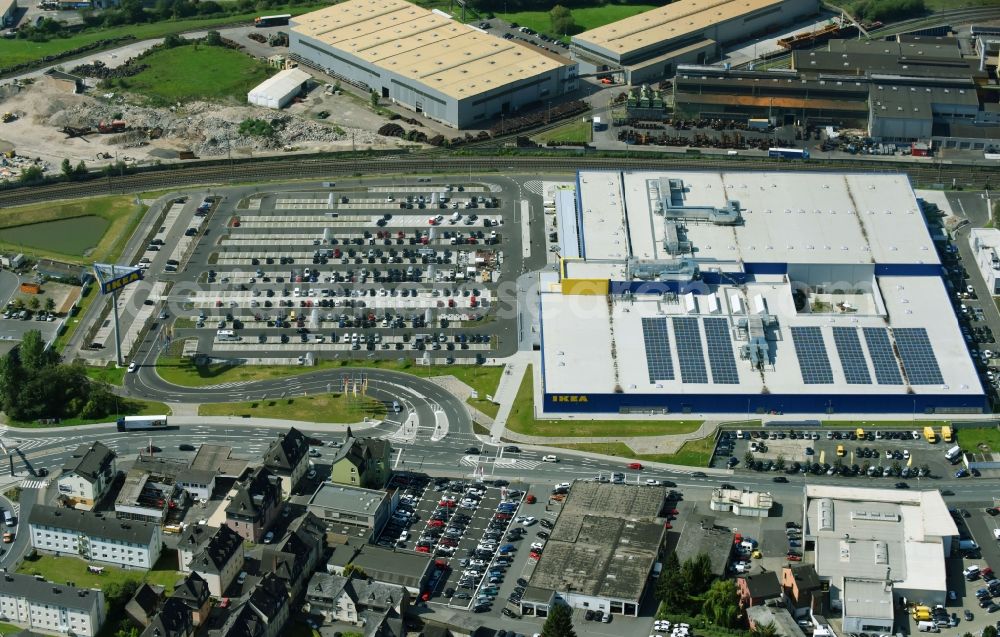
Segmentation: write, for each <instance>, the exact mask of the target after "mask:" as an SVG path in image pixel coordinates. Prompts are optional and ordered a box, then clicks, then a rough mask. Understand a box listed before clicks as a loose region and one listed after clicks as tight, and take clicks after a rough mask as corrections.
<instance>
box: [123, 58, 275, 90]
mask: <svg viewBox="0 0 1000 637" xmlns="http://www.w3.org/2000/svg"><path fill="white" fill-rule="evenodd" d="M142 62H143V64H147V65H149V68H147V69H146V70H145V71H143V72H142V73H139V74H138V75H135V76H133V77H130V78H128V80H126V81H127V82H128V86H127V88H126V89H125V90H127V91H129V92H130V93H134V94H139V95H143V96H145V97H147V98H148V99H149V100H150V101H151V102H153V103H156V104H174V103H177V102H189V101H194V100H210V101H226V100H229V99H232V100H238V101H239V102H240V103H243V102H246V95H247V92H248V91H249V90H250V89H252V88H253V87H254V86H256V85H258V84H260V83H261V82H263V81H264V80H265V79H267V78H268V77H269V76H270V75H271V74H272V72H273V71H274V69H271V68H270V67H268V66H267V64H264V63H263V62H260V61H257V60H254V59H253V58H251V57H250V56H248V55H246V54H243V53H240V52H238V51H233V50H231V49H227V48H223V47H217V46H205V45H199V44H195V45H190V46H179V47H176V48H173V49H166V50H163V51H157V52H155V53H152V54H150V55H149V56H147V57H145V58H143V60H142Z"/></svg>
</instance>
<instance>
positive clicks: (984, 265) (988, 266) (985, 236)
mask: <svg viewBox="0 0 1000 637" xmlns="http://www.w3.org/2000/svg"><path fill="white" fill-rule="evenodd" d="M969 246H970V247H971V248H972V252H973V254H975V255H976V266H977V267H978V268H979V271H980V272H981V273H982V275H983V279H984V280H985V281H986V285H987V286H988V287H989V288H990V292H991V293H993V294H1000V281H998V278H1000V230H998V229H996V228H973V229H972V230H971V231H970V232H969Z"/></svg>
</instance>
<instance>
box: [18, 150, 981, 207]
mask: <svg viewBox="0 0 1000 637" xmlns="http://www.w3.org/2000/svg"><path fill="white" fill-rule="evenodd" d="M638 169H674V170H722V171H749V170H774V171H808V172H854V173H906V174H907V175H908V176H909V178H910V181H911V182H912V183H913V184H914V185H930V184H946V185H949V186H955V187H961V188H967V189H981V188H983V187H984V186H988V185H990V178H991V177H993V179H994V181H996V175H997V172H996V167H995V166H989V165H978V164H952V163H947V162H935V163H930V164H914V163H908V162H889V161H864V160H857V159H853V160H852V159H817V160H809V161H806V162H797V161H789V160H780V159H771V158H767V157H746V156H742V157H733V158H730V157H719V156H705V155H677V156H676V157H664V156H655V157H643V156H639V157H609V156H587V155H579V154H577V155H557V156H548V155H546V156H530V155H511V156H479V157H477V156H456V155H437V154H431V155H424V154H419V155H412V156H404V157H400V156H392V157H386V158H381V159H379V158H375V159H372V158H366V159H358V160H350V159H331V158H328V157H324V158H308V157H301V156H299V157H294V158H279V159H267V160H256V161H246V162H234V163H233V164H221V165H220V164H212V165H208V166H204V165H196V164H194V165H192V164H188V165H172V166H170V167H162V168H161V169H159V170H149V171H147V172H141V173H136V174H131V175H124V176H120V177H112V178H101V179H96V180H92V181H87V182H67V183H55V184H45V185H41V186H32V187H22V188H14V189H10V190H5V191H0V207H8V206H17V205H24V204H30V203H39V202H45V201H55V200H60V199H77V198H82V197H93V196H98V195H109V194H135V193H141V192H146V191H150V190H164V189H171V188H186V187H193V186H202V185H219V184H222V185H226V184H236V183H248V182H262V183H263V182H277V181H289V180H295V179H323V178H336V177H342V176H345V175H359V176H360V175H368V174H428V173H430V174H433V173H452V174H462V173H467V172H476V173H483V172H500V171H503V172H507V173H512V174H545V173H559V172H572V171H575V170H638Z"/></svg>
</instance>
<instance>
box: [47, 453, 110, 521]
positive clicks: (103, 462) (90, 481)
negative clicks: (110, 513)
mask: <svg viewBox="0 0 1000 637" xmlns="http://www.w3.org/2000/svg"><path fill="white" fill-rule="evenodd" d="M115 458H116V456H115V452H114V451H112V450H111V449H109V448H108V447H106V446H105V445H104V444H103V443H101V442H90V443H84V444H82V445H80V446H79V447H77V448H76V451H74V452H73V455H72V456H71V457H70V459H69V460H67V461H66V464H64V465H63V468H62V473H61V474H60V475H59V478H58V479H57V480H56V484H57V485H58V488H59V495H60V496H61V497H62V498H63V500H64V501H65V502H66V503H67V504H69V505H70V506H75V507H79V508H87V509H90V508H93V506H94V503H96V502H97V501H99V500H100V499H101V498H102V497H104V494H105V493H107V492H108V489H109V488H110V487H111V485H112V483H113V482H114V480H115V475H116V474H117V472H118V470H117V466H116V463H115Z"/></svg>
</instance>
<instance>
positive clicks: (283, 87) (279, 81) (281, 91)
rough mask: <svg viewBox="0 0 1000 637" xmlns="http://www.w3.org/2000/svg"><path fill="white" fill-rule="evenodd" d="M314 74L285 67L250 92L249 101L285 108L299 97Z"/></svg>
mask: <svg viewBox="0 0 1000 637" xmlns="http://www.w3.org/2000/svg"><path fill="white" fill-rule="evenodd" d="M311 79H312V76H311V75H309V74H308V73H306V72H305V71H303V70H301V69H285V70H284V71H279V72H278V73H276V74H275V75H273V76H272V77H269V78H267V79H266V80H264V81H263V82H261V83H260V84H258V85H257V86H255V87H254V88H253V89H251V91H250V92H249V93H247V102H249V103H251V104H253V105H254V106H263V107H264V108H274V109H279V108H284V107H285V106H286V105H288V103H289V102H291V101H292V100H293V99H294V98H295V97H297V96H298V95H299V94H300V93H301V92H302V90H303V89H304V88H306V84H307V83H308V82H309V80H311Z"/></svg>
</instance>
